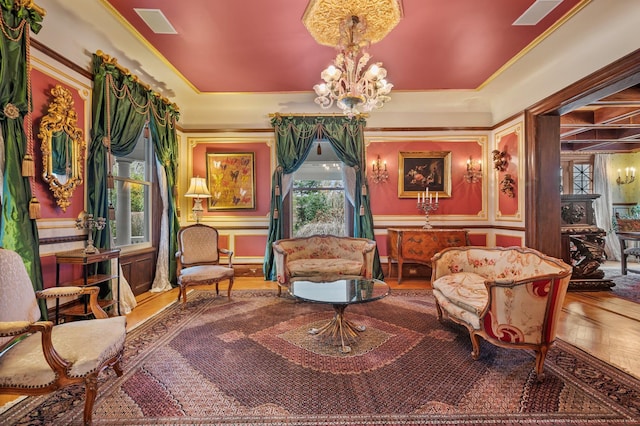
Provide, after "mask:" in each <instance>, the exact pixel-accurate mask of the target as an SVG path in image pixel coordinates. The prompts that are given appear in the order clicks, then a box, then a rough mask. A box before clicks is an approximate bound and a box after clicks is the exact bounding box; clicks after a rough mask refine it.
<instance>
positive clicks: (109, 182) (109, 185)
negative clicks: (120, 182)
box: [107, 172, 115, 189]
mask: <svg viewBox="0 0 640 426" xmlns="http://www.w3.org/2000/svg"><path fill="white" fill-rule="evenodd" d="M107 188H108V189H113V188H115V183H114V182H113V175H112V174H111V172H109V173H107Z"/></svg>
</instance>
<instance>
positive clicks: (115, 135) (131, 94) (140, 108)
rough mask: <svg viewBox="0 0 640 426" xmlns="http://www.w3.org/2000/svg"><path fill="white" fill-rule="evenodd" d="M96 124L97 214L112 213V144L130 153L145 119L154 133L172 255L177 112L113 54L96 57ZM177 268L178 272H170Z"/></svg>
mask: <svg viewBox="0 0 640 426" xmlns="http://www.w3.org/2000/svg"><path fill="white" fill-rule="evenodd" d="M93 75H94V78H93V81H94V87H93V103H92V104H93V127H92V137H91V145H90V147H89V157H88V160H87V197H88V201H87V206H88V210H89V213H92V214H93V215H94V216H95V217H107V215H108V208H109V206H108V203H109V200H108V189H107V174H108V172H109V170H110V169H109V168H108V164H107V163H108V162H109V161H110V158H109V149H108V146H109V143H110V144H111V154H112V155H115V156H122V155H127V154H129V153H130V152H131V151H132V150H133V149H134V147H135V143H136V141H137V139H138V136H139V135H140V132H141V131H142V129H143V127H144V125H145V123H146V122H149V127H150V130H151V132H152V134H153V141H154V148H155V153H156V156H157V157H158V159H159V161H160V162H161V163H162V164H163V165H164V167H165V171H166V173H167V182H168V185H169V188H168V194H167V199H168V200H169V203H170V208H169V212H170V214H171V215H172V216H173V217H170V218H169V223H170V231H171V237H170V241H169V253H174V252H175V250H176V237H175V235H176V234H177V227H178V226H179V222H178V221H177V214H176V200H175V195H174V193H173V185H174V184H175V181H176V176H175V175H176V169H177V150H178V148H177V136H176V126H175V124H176V121H177V120H178V111H177V108H176V107H175V105H173V104H171V105H170V104H168V103H167V102H165V101H164V100H163V99H161V98H160V97H159V96H157V94H156V93H154V92H153V91H151V90H150V89H148V88H147V87H145V86H144V85H142V84H141V83H139V82H138V81H137V79H136V78H135V77H134V76H132V75H131V74H129V73H126V72H124V71H123V70H122V69H121V68H120V67H119V66H118V65H117V64H116V63H115V60H112V59H111V58H108V57H107V58H105V57H103V56H101V55H97V54H94V55H93ZM109 235H111V233H110V230H109V228H108V223H107V227H106V228H105V229H104V230H103V231H101V232H99V233H96V235H95V236H94V244H95V246H96V247H99V248H108V247H110V245H111V242H110V238H108V236H109ZM169 271H170V280H171V281H172V282H175V259H172V256H170V259H169ZM171 271H173V272H171Z"/></svg>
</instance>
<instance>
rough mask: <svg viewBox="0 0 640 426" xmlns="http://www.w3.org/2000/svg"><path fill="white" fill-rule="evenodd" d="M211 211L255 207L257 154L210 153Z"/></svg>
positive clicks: (209, 207)
mask: <svg viewBox="0 0 640 426" xmlns="http://www.w3.org/2000/svg"><path fill="white" fill-rule="evenodd" d="M207 186H208V187H209V192H210V193H211V198H209V202H208V204H207V206H208V209H207V210H208V211H216V210H251V209H255V208H256V174H255V154H254V153H253V152H234V153H211V152H208V153H207Z"/></svg>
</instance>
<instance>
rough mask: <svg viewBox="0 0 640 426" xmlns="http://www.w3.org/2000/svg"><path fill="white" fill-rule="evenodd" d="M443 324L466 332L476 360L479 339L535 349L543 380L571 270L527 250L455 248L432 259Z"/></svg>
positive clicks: (564, 264) (556, 261) (512, 248)
mask: <svg viewBox="0 0 640 426" xmlns="http://www.w3.org/2000/svg"><path fill="white" fill-rule="evenodd" d="M432 271H433V272H432V277H431V285H432V287H433V295H434V297H435V300H436V309H437V315H438V319H439V320H442V319H443V316H446V317H448V318H449V319H451V320H452V321H454V322H456V323H458V324H461V325H463V326H465V327H466V328H467V330H468V331H469V335H470V337H471V344H472V347H473V349H472V352H471V355H472V357H473V358H474V359H478V357H479V356H480V339H479V338H480V337H482V338H483V339H485V340H486V341H488V342H490V343H492V344H494V345H497V346H502V347H506V348H519V349H532V350H534V351H535V353H536V362H535V371H536V373H537V375H538V379H540V380H542V377H543V368H544V360H545V357H546V354H547V351H548V349H549V347H550V346H551V344H552V343H553V341H554V340H555V337H556V323H557V321H558V316H559V314H560V311H561V309H562V303H563V300H564V297H565V294H566V292H567V287H568V286H569V280H570V279H571V271H572V270H571V266H569V265H567V264H566V263H564V262H563V261H561V260H559V259H555V258H552V257H549V256H546V255H544V254H542V253H540V252H538V251H536V250H533V249H529V248H524V247H507V248H502V247H493V248H488V247H451V248H447V249H444V250H442V251H441V252H439V253H437V254H436V255H435V256H434V257H433V258H432Z"/></svg>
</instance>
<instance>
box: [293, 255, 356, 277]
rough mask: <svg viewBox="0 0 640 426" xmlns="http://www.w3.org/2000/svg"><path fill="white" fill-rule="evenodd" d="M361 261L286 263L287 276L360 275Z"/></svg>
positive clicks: (336, 260)
mask: <svg viewBox="0 0 640 426" xmlns="http://www.w3.org/2000/svg"><path fill="white" fill-rule="evenodd" d="M362 265H363V263H362V261H358V260H350V259H331V262H327V259H300V260H292V261H290V262H289V263H288V266H289V274H290V277H291V278H294V277H309V276H316V275H331V274H334V275H360V272H361V271H362Z"/></svg>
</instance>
